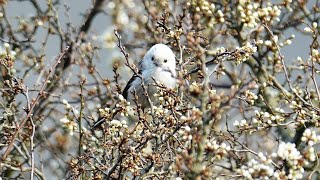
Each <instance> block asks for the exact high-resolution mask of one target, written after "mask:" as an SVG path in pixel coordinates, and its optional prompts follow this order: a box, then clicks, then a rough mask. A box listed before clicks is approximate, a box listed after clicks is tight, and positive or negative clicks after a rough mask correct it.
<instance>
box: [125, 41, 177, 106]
mask: <svg viewBox="0 0 320 180" xmlns="http://www.w3.org/2000/svg"><path fill="white" fill-rule="evenodd" d="M138 69H139V73H138V74H135V75H133V76H132V78H131V79H130V80H129V82H128V84H127V86H126V87H125V88H124V90H123V93H122V95H123V97H124V98H125V99H127V101H129V102H130V103H131V104H132V103H133V102H134V101H133V99H134V95H137V97H138V103H139V104H141V107H142V108H146V107H149V106H150V103H149V101H148V98H147V97H145V92H144V89H143V86H144V87H145V90H146V91H147V93H148V96H149V97H150V100H151V101H155V98H154V96H153V95H154V94H155V93H156V92H157V89H156V87H155V86H154V80H155V81H158V82H160V83H162V84H163V85H164V86H166V87H168V88H174V87H175V85H176V60H175V55H174V54H173V52H172V50H171V49H170V48H169V47H168V46H167V45H164V44H156V45H154V46H152V47H151V48H150V50H149V51H148V52H147V53H146V54H145V56H144V57H143V59H142V61H140V62H139V64H138Z"/></svg>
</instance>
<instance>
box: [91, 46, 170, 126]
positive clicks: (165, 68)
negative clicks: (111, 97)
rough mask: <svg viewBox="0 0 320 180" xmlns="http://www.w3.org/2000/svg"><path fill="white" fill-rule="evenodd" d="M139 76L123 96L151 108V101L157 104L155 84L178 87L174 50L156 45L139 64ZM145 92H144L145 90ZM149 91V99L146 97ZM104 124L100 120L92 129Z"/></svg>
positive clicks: (131, 101) (128, 85)
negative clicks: (135, 99)
mask: <svg viewBox="0 0 320 180" xmlns="http://www.w3.org/2000/svg"><path fill="white" fill-rule="evenodd" d="M138 70H139V71H138V74H134V75H133V76H132V77H131V79H130V80H129V82H128V84H127V86H126V87H125V88H124V90H123V92H122V95H123V97H124V98H125V99H126V100H127V101H129V102H130V103H131V104H134V95H137V97H138V99H137V100H138V103H139V104H141V107H142V108H143V109H144V108H147V107H150V102H149V99H150V100H151V101H152V102H156V98H155V97H154V94H155V93H156V92H157V88H156V87H155V85H154V84H155V82H154V81H158V82H160V83H161V84H163V85H164V86H165V87H167V88H174V87H175V86H176V60H175V55H174V54H173V52H172V50H171V49H170V48H169V47H168V46H167V45H164V44H156V45H154V46H152V47H151V48H150V50H149V51H148V52H147V53H146V54H145V56H144V57H143V59H142V61H140V62H139V64H138ZM143 86H144V88H145V90H144V88H143ZM145 91H147V93H148V96H149V99H148V98H147V97H146V96H145ZM103 122H104V119H103V118H102V119H100V120H98V121H97V122H95V123H94V125H93V126H92V129H95V128H96V127H99V126H100V125H101V124H102V123H103Z"/></svg>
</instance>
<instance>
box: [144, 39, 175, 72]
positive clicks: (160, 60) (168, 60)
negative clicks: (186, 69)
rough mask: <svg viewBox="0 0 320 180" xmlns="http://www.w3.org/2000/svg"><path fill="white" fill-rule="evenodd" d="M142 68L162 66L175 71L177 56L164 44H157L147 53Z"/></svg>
mask: <svg viewBox="0 0 320 180" xmlns="http://www.w3.org/2000/svg"><path fill="white" fill-rule="evenodd" d="M141 63H142V64H141V66H142V69H154V68H157V67H159V68H162V69H164V70H167V71H171V72H172V73H175V68H176V58H175V55H174V54H173V52H172V50H171V49H170V48H169V47H168V46H167V45H164V44H156V45H154V46H152V47H151V48H150V50H149V51H148V52H147V53H146V54H145V56H144V57H143V60H142V62H141Z"/></svg>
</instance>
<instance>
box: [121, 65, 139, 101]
mask: <svg viewBox="0 0 320 180" xmlns="http://www.w3.org/2000/svg"><path fill="white" fill-rule="evenodd" d="M140 73H141V72H140V71H139V74H140ZM137 78H140V77H139V75H138V74H134V75H133V76H132V77H131V79H130V80H129V81H128V83H127V85H126V87H125V88H124V90H123V91H122V96H123V97H124V98H125V99H126V100H128V99H127V98H128V95H129V89H130V87H131V86H132V83H133V82H134V81H135V80H136V79H137Z"/></svg>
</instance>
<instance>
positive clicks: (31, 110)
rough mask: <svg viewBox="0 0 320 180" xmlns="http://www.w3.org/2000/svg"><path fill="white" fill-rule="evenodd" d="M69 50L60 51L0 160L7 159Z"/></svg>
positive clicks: (67, 48)
mask: <svg viewBox="0 0 320 180" xmlns="http://www.w3.org/2000/svg"><path fill="white" fill-rule="evenodd" d="M68 50H69V47H66V48H65V49H64V51H63V52H62V53H60V55H59V56H58V58H57V60H56V62H55V64H54V65H53V66H52V67H50V69H49V73H48V75H47V77H46V79H45V81H44V82H43V84H42V86H41V87H40V90H39V93H38V95H37V97H36V98H35V100H34V101H33V102H32V103H31V106H30V109H29V110H28V111H29V112H28V114H27V116H26V117H25V118H24V119H22V121H21V123H20V124H19V126H18V128H17V129H16V131H15V133H14V134H13V136H12V138H11V140H10V143H9V145H8V147H7V149H6V151H5V153H4V155H3V156H2V158H1V160H0V162H3V161H5V159H6V158H7V156H8V154H9V153H10V151H11V147H12V146H13V143H14V141H15V138H16V136H17V135H18V134H19V132H20V130H21V129H22V127H23V126H24V124H25V123H26V122H27V120H29V119H30V118H31V117H32V116H33V109H34V108H35V107H36V105H37V103H38V101H39V100H40V98H41V97H42V96H43V92H44V89H45V87H46V85H47V84H48V83H49V78H50V76H51V73H52V71H54V69H55V68H56V67H57V66H58V64H60V62H61V59H62V58H63V57H64V55H65V54H66V53H67V51H68Z"/></svg>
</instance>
